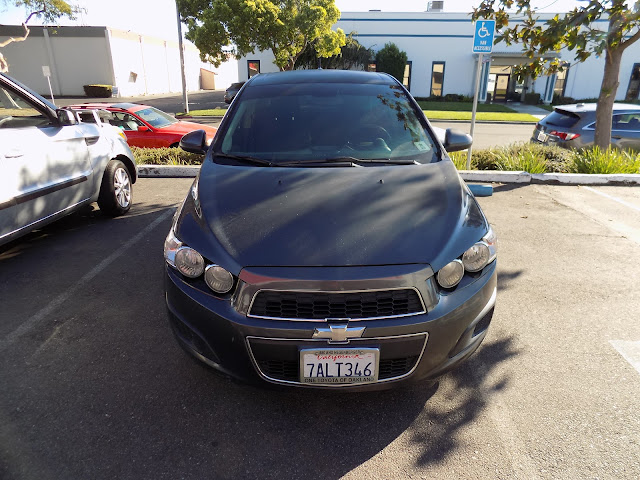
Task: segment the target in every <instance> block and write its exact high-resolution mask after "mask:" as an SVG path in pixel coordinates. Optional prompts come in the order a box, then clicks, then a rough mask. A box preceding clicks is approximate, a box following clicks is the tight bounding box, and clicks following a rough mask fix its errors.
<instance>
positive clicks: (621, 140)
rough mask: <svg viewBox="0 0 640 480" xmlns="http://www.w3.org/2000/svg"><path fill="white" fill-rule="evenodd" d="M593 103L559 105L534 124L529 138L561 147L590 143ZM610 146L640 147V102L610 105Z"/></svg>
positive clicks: (594, 123)
mask: <svg viewBox="0 0 640 480" xmlns="http://www.w3.org/2000/svg"><path fill="white" fill-rule="evenodd" d="M595 129H596V104H595V103H578V104H575V105H562V106H559V107H556V108H555V109H554V110H553V112H551V113H550V114H549V115H547V116H546V117H544V118H543V119H542V120H540V122H538V123H537V124H536V128H535V130H534V131H533V136H532V137H531V141H532V142H534V143H543V144H546V145H556V146H558V147H562V148H585V147H590V146H592V145H593V138H594V134H595ZM611 145H612V146H615V147H618V148H621V149H624V150H630V149H634V150H640V105H632V104H624V103H616V104H615V105H614V106H613V123H612V125H611Z"/></svg>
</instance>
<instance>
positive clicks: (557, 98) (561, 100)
mask: <svg viewBox="0 0 640 480" xmlns="http://www.w3.org/2000/svg"><path fill="white" fill-rule="evenodd" d="M571 103H576V99H575V98H572V97H563V96H562V95H558V94H557V93H554V94H553V100H552V101H551V104H552V105H569V104H571Z"/></svg>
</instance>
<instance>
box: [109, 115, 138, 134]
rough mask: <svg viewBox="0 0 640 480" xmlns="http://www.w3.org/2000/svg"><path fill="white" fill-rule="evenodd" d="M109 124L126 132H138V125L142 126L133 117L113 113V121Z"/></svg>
mask: <svg viewBox="0 0 640 480" xmlns="http://www.w3.org/2000/svg"><path fill="white" fill-rule="evenodd" d="M109 123H111V125H115V126H116V127H120V128H122V129H123V130H128V131H131V130H138V125H142V123H141V122H140V121H138V120H137V119H136V118H135V117H134V116H133V115H129V114H128V113H124V112H113V119H112V120H109Z"/></svg>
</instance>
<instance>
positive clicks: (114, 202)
mask: <svg viewBox="0 0 640 480" xmlns="http://www.w3.org/2000/svg"><path fill="white" fill-rule="evenodd" d="M131 199H132V186H131V175H130V174H129V170H127V167H126V166H125V164H124V163H122V162H121V161H120V160H111V161H110V162H109V164H108V165H107V168H106V169H105V171H104V175H103V176H102V184H101V185H100V194H99V196H98V206H99V207H100V210H102V212H103V213H104V214H106V215H109V216H111V217H117V216H120V215H124V214H125V213H127V212H128V211H129V209H130V208H131Z"/></svg>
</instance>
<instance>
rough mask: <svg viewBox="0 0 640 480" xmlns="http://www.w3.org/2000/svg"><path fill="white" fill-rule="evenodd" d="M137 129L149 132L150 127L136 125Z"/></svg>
mask: <svg viewBox="0 0 640 480" xmlns="http://www.w3.org/2000/svg"><path fill="white" fill-rule="evenodd" d="M138 131H139V132H150V131H151V129H150V128H149V127H147V126H146V125H138Z"/></svg>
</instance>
